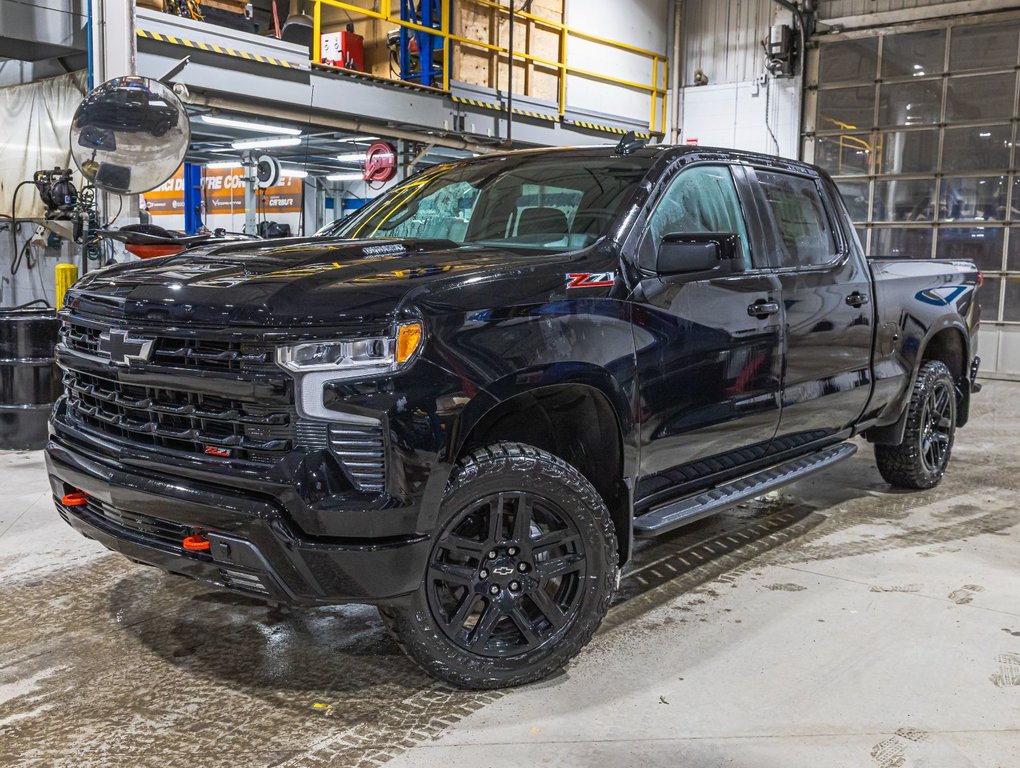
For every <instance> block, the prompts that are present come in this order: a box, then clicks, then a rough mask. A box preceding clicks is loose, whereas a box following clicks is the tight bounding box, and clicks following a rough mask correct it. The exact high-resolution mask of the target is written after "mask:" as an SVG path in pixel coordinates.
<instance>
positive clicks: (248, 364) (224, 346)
mask: <svg viewBox="0 0 1020 768" xmlns="http://www.w3.org/2000/svg"><path fill="white" fill-rule="evenodd" d="M103 330H104V329H103V328H102V327H100V326H93V325H86V324H84V323H80V322H75V321H74V320H69V321H68V320H65V321H64V322H63V323H62V324H61V328H60V337H61V341H62V342H63V344H64V346H65V347H67V348H68V349H71V350H74V351H76V352H83V353H85V354H87V355H92V356H95V357H106V355H105V354H104V353H103V352H101V351H100V350H99V337H100V335H101V334H102V332H103ZM135 335H137V336H139V337H141V338H145V339H153V346H152V354H151V356H150V360H149V362H150V363H152V364H153V365H159V366H167V367H170V368H183V369H185V370H202V371H220V372H222V371H226V372H241V371H265V370H276V367H275V364H274V362H273V350H272V348H271V347H269V346H266V345H264V344H257V343H254V342H246V341H235V340H214V339H196V338H191V337H179V336H167V335H162V334H158V333H152V334H149V333H144V332H138V333H137V334H135V333H132V336H135Z"/></svg>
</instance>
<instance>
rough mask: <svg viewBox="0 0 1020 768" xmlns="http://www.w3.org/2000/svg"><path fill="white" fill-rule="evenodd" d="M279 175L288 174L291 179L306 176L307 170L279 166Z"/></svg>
mask: <svg viewBox="0 0 1020 768" xmlns="http://www.w3.org/2000/svg"><path fill="white" fill-rule="evenodd" d="M280 175H281V176H289V177H290V178H292V179H303V178H305V177H307V176H308V171H306V170H304V169H302V168H281V169H280Z"/></svg>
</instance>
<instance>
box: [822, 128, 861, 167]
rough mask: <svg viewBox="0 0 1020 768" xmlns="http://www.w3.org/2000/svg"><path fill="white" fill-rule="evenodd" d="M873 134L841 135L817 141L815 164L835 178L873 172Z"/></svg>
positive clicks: (823, 137) (825, 137)
mask: <svg viewBox="0 0 1020 768" xmlns="http://www.w3.org/2000/svg"><path fill="white" fill-rule="evenodd" d="M871 155H872V148H871V134H870V133H841V134H840V135H839V136H819V137H818V138H817V139H815V164H816V165H820V166H821V167H822V168H824V169H825V170H827V171H828V172H829V173H831V174H832V175H833V176H863V175H865V174H867V173H870V172H871V162H870V160H871Z"/></svg>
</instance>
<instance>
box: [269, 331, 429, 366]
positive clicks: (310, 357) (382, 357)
mask: <svg viewBox="0 0 1020 768" xmlns="http://www.w3.org/2000/svg"><path fill="white" fill-rule="evenodd" d="M422 336H423V333H422V326H421V323H418V322H414V323H404V324H403V325H399V326H397V332H396V334H395V335H394V336H393V337H392V338H390V337H382V338H379V337H377V338H368V339H351V340H337V341H309V342H305V343H302V344H294V345H292V346H289V347H280V348H279V349H278V350H277V352H276V361H277V362H278V363H279V364H280V365H281V366H283V367H284V368H286V369H287V370H289V371H294V372H295V373H311V372H313V371H322V372H328V373H330V374H332V375H331V377H330V378H335V379H344V378H348V377H353V376H364V375H366V374H372V373H385V372H386V371H392V370H396V369H397V368H399V367H400V366H402V365H403V364H404V363H406V362H407V361H408V360H410V359H411V358H412V357H413V356H414V353H415V352H417V351H418V347H420V346H421V340H422Z"/></svg>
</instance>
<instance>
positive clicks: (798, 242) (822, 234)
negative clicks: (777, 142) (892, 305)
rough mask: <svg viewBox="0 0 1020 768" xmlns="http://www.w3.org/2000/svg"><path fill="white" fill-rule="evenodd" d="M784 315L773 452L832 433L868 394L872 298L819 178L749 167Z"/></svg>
mask: <svg viewBox="0 0 1020 768" xmlns="http://www.w3.org/2000/svg"><path fill="white" fill-rule="evenodd" d="M754 173H755V176H756V177H757V181H758V190H759V192H760V196H759V198H758V199H759V203H760V205H761V207H762V208H763V209H764V210H763V216H764V217H765V218H766V219H767V220H768V222H769V223H768V226H766V231H767V232H771V233H772V236H773V243H772V244H771V246H772V247H771V249H770V250H771V252H772V253H773V254H774V257H773V258H774V259H775V262H776V267H777V269H776V274H777V276H778V277H779V280H780V282H781V283H782V300H783V305H784V309H785V316H786V329H785V330H786V347H787V349H786V367H785V370H784V372H783V415H782V420H781V422H780V425H779V432H778V434H777V435H776V439H775V441H774V442H773V444H772V448H771V453H780V452H783V451H787V450H797V449H800V448H802V447H804V446H806V445H808V444H810V443H815V442H817V441H825V440H831V439H833V437H834V435H836V434H837V433H839V432H841V431H844V430H846V429H847V428H849V427H851V426H852V425H853V424H854V423H855V422H856V421H857V420H858V419H859V418H860V416H861V413H862V412H863V411H864V408H865V407H866V405H867V402H868V398H869V397H870V396H871V385H872V376H871V346H872V335H873V332H874V321H873V312H874V303H873V301H872V297H871V296H870V294H871V280H870V275H869V273H868V266H867V263H866V262H865V260H864V258H863V257H862V255H861V254H860V253H858V252H856V251H855V250H853V244H852V243H851V242H850V241H849V240H848V238H847V237H846V236H845V235H844V234H843V233H842V232H841V230H840V228H839V227H837V226H835V222H836V221H837V220H838V219H837V218H836V216H837V215H838V214H837V210H836V209H835V208H834V207H833V204H832V201H831V200H830V199H829V198H828V197H827V195H826V192H825V188H824V187H823V186H822V181H821V179H818V178H815V177H812V176H803V175H799V174H795V173H790V172H786V171H778V170H775V169H762V168H759V169H756V170H755V171H754Z"/></svg>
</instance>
